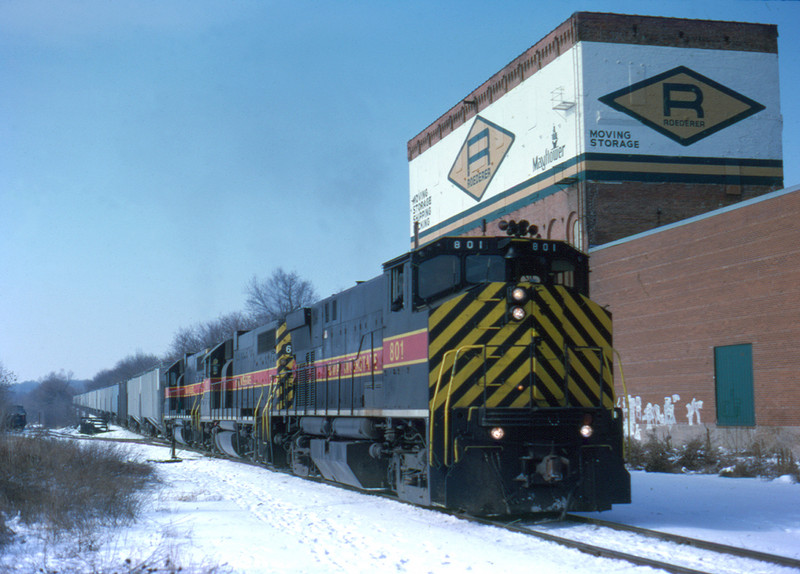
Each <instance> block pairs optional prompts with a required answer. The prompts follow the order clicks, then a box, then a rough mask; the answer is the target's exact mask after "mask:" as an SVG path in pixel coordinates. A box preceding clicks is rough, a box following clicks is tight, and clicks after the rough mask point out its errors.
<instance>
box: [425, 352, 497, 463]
mask: <svg viewBox="0 0 800 574" xmlns="http://www.w3.org/2000/svg"><path fill="white" fill-rule="evenodd" d="M473 349H482V350H483V351H484V356H485V355H486V345H464V346H462V347H459V348H458V349H450V350H449V351H445V353H444V355H442V363H441V364H440V365H439V375H438V377H437V379H436V388H435V389H434V391H433V401H432V402H431V406H430V414H429V420H430V423H429V425H428V463H429V464H430V465H431V466H433V435H434V432H433V427H434V413H435V412H436V402H437V399H438V396H439V389H440V387H441V384H442V376H443V375H444V367H445V364H446V363H447V356H448V355H453V354H454V355H455V358H454V359H453V366H452V368H451V371H450V381H449V382H448V383H447V396H446V397H445V405H444V423H443V424H444V429H443V435H444V437H443V438H444V456H443V457H442V459H443V460H442V463H443V464H444V465H445V466H449V462H448V454H449V450H450V449H449V448H448V445H449V439H450V429H449V423H450V397H451V396H452V392H451V390H452V386H453V379H454V378H455V374H456V365H457V364H458V354H459V353H460V352H462V351H469V350H473ZM484 376H485V373H484Z"/></svg>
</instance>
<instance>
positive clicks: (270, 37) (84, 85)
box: [0, 0, 800, 380]
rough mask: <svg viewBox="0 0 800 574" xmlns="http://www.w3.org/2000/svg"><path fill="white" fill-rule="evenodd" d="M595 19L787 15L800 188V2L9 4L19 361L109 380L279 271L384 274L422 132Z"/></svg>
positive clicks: (783, 50)
mask: <svg viewBox="0 0 800 574" xmlns="http://www.w3.org/2000/svg"><path fill="white" fill-rule="evenodd" d="M580 10H589V11H606V12H618V13H631V14H646V15H655V16H676V17H686V18H702V19H718V20H736V21H747V22H761V23H774V24H778V26H779V28H778V29H779V34H780V36H779V58H780V62H781V86H780V88H781V94H782V95H781V105H782V113H783V117H784V136H783V144H784V158H785V160H784V161H785V184H786V186H787V187H788V186H790V185H795V184H798V183H800V174H799V173H798V168H797V167H796V163H797V162H793V161H790V160H789V158H794V157H797V155H798V147H800V141H798V139H800V135H798V134H800V111H799V110H798V106H797V104H796V103H795V100H796V97H795V94H797V93H798V90H799V89H800V66H798V65H797V63H796V57H795V58H792V57H791V56H792V55H793V54H800V2H755V1H749V2H744V1H741V2H736V1H725V2H699V1H696V2H647V1H638V2H612V1H608V2H600V1H593V2H590V1H564V2H559V3H556V2H536V3H534V2H529V1H527V2H504V3H487V2H485V1H484V2H473V1H462V2H436V1H409V2H303V1H285V2H268V1H261V2H253V1H247V0H238V1H236V2H227V1H226V2H223V1H221V0H220V1H217V2H208V1H202V0H191V1H188V0H187V1H160V2H157V1H155V0H151V1H146V0H142V1H135V2H134V1H128V0H118V1H114V2H108V1H100V0H97V1H87V0H76V1H64V0H51V1H45V0H19V1H16V0H0V78H2V81H1V82H0V362H2V363H3V365H4V366H5V367H6V368H7V369H9V370H11V371H13V372H14V373H16V374H17V376H18V378H19V380H27V379H38V378H40V377H42V376H44V375H46V374H47V373H49V372H50V371H54V370H55V371H58V370H61V369H63V370H66V371H71V372H73V374H74V376H75V377H76V378H90V377H92V376H94V374H95V373H97V371H99V370H101V369H103V368H109V367H112V366H113V365H114V364H115V363H116V362H117V361H118V360H119V359H121V358H123V357H125V356H126V355H129V354H131V353H134V352H136V351H143V352H147V353H155V354H162V353H163V352H164V351H166V349H167V347H168V346H169V343H170V341H171V339H172V336H173V334H174V333H175V331H177V330H178V329H179V328H181V327H186V326H189V325H193V324H196V323H198V322H201V321H206V320H209V319H214V318H216V317H218V316H219V315H221V314H225V313H229V312H232V311H238V310H243V309H244V303H245V295H244V286H245V284H246V283H247V281H248V280H249V279H250V277H252V276H253V275H257V276H259V277H266V276H267V275H268V274H269V273H270V272H271V271H272V270H273V269H274V268H276V267H278V266H283V267H284V268H285V269H287V270H294V271H297V272H298V273H300V274H301V275H302V276H304V277H306V278H308V279H310V280H311V281H312V282H313V283H314V284H315V286H316V287H317V290H318V292H319V293H320V294H321V295H328V294H330V293H333V292H336V291H338V290H341V289H343V288H346V287H349V286H350V285H352V284H353V282H354V281H356V280H361V279H368V278H370V277H373V276H375V275H377V274H378V273H379V272H380V265H381V263H382V262H384V261H386V260H388V259H390V258H392V257H394V256H395V255H398V254H400V253H402V252H403V251H405V250H406V249H407V246H408V231H407V230H408V163H407V159H406V142H407V141H408V140H409V139H410V138H412V137H413V136H415V135H416V134H417V133H419V132H420V131H421V130H422V129H423V128H425V127H426V126H427V125H428V124H430V123H431V122H432V121H433V120H435V119H436V118H437V117H439V116H440V115H441V114H443V113H444V112H445V111H447V110H448V109H449V108H450V107H451V106H453V105H454V104H456V103H457V102H458V101H460V100H461V99H462V98H463V97H464V96H466V95H467V94H468V93H469V92H470V91H471V90H473V89H474V88H476V87H477V86H478V85H480V84H481V83H482V82H483V81H484V80H486V79H487V78H488V77H489V76H491V75H492V74H494V73H495V72H497V71H498V70H500V69H501V68H502V67H503V66H504V65H505V64H506V63H508V62H509V61H511V60H512V59H514V58H515V57H516V56H517V55H519V54H520V53H522V52H523V51H525V50H526V49H527V48H529V47H530V46H531V45H533V44H534V43H535V42H536V41H538V40H539V39H540V38H542V37H543V36H544V35H545V34H547V33H548V32H549V31H550V30H552V29H553V28H555V27H556V26H557V25H558V24H560V23H561V22H563V21H564V20H566V19H567V18H568V17H569V16H570V15H571V14H572V13H573V12H576V11H580ZM743 73H746V70H743Z"/></svg>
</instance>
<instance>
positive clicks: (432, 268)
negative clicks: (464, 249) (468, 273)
mask: <svg viewBox="0 0 800 574" xmlns="http://www.w3.org/2000/svg"><path fill="white" fill-rule="evenodd" d="M417 277H418V279H417V293H418V294H419V296H420V298H422V299H430V298H431V297H434V296H435V295H439V294H440V293H445V292H446V291H452V290H453V289H454V288H455V287H457V286H458V285H460V284H461V266H460V265H459V257H458V255H438V256H436V257H433V258H431V259H428V260H427V261H423V262H422V263H420V264H419V271H418V275H417Z"/></svg>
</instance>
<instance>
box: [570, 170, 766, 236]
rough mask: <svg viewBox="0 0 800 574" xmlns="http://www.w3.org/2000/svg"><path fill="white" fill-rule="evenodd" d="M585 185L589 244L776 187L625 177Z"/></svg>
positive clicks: (654, 225) (712, 208)
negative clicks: (669, 181) (642, 180)
mask: <svg viewBox="0 0 800 574" xmlns="http://www.w3.org/2000/svg"><path fill="white" fill-rule="evenodd" d="M584 185H585V188H586V214H587V222H586V225H587V232H588V236H589V244H590V245H603V244H605V243H609V242H611V241H616V240H617V239H622V238H623V237H629V236H631V235H634V234H636V233H642V232H643V231H647V230H649V229H653V228H655V227H659V226H662V225H667V224H670V223H675V222H676V221H681V220H683V219H687V218H689V217H694V216H695V215H700V214H701V213H706V212H708V211H712V210H714V209H719V208H721V207H728V206H729V205H733V204H734V203H736V202H739V201H742V200H745V199H751V198H753V197H757V196H759V195H763V194H765V193H768V192H771V191H775V190H776V189H778V187H777V186H764V185H742V186H738V185H737V186H729V185H723V184H704V183H657V182H628V181H620V182H613V183H608V182H587V183H585V184H584Z"/></svg>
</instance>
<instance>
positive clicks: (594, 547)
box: [465, 514, 800, 574]
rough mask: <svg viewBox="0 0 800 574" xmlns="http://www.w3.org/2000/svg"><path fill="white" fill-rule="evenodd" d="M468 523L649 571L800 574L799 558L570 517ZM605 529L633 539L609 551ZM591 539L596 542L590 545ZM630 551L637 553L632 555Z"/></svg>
mask: <svg viewBox="0 0 800 574" xmlns="http://www.w3.org/2000/svg"><path fill="white" fill-rule="evenodd" d="M465 518H467V517H465ZM468 519H469V520H471V521H475V522H479V523H482V524H487V525H492V526H496V527H499V528H503V529H506V530H511V531H514V532H520V533H523V534H527V535H530V536H535V537H537V538H541V539H542V540H547V541H549V542H555V543H557V544H560V545H562V546H567V547H569V548H574V549H576V550H579V551H581V552H584V553H586V554H591V555H593V556H601V557H604V558H612V559H616V560H624V561H626V562H630V563H632V564H636V565H639V566H649V567H651V568H656V569H659V570H663V571H665V572H673V573H675V574H741V573H743V572H747V573H748V574H758V573H760V572H765V573H766V572H768V573H770V574H775V573H779V572H786V573H787V574H788V573H790V572H800V560H797V559H794V558H789V557H786V556H778V555H774V554H768V553H766V552H759V551H756V550H747V549H745V548H739V547H734V546H728V545H725V544H718V543H715V542H708V541H705V540H698V539H695V538H688V537H685V536H679V535H676V534H669V533H665V532H659V531H656V530H648V529H646V528H640V527H637V526H629V525H626V524H619V523H616V522H608V521H605V520H599V519H594V518H587V517H583V516H576V515H569V514H568V515H566V516H565V518H564V520H559V521H552V522H546V523H542V522H521V521H519V520H517V521H513V522H504V521H495V520H489V519H483V518H476V517H468ZM576 525H588V526H590V527H592V532H589V533H587V531H586V529H583V530H577V529H575V528H572V527H574V526H576ZM567 529H569V531H568V532H567V533H566V535H564V536H561V535H556V534H553V533H552V531H554V530H555V531H564V530H567ZM603 529H607V530H613V531H617V532H625V533H628V534H629V535H630V536H629V537H619V536H611V537H608V538H611V539H613V540H614V541H615V544H608V545H606V541H604V542H603V544H604V545H603V546H599V545H598V544H597V542H596V541H597V540H598V539H601V538H604V537H603V534H602V530H603ZM560 533H561V532H560ZM642 537H645V538H647V539H652V540H653V541H658V542H650V543H648V544H646V545H645V544H643V543H642V540H641V538H642ZM581 538H584V540H581ZM587 538H588V539H590V541H585V539H587ZM645 546H646V547H647V548H646V550H645V548H644V547H645ZM630 547H633V548H635V549H634V550H629V549H628V548H630ZM687 548H690V549H691V551H687ZM643 550H644V551H643Z"/></svg>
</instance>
